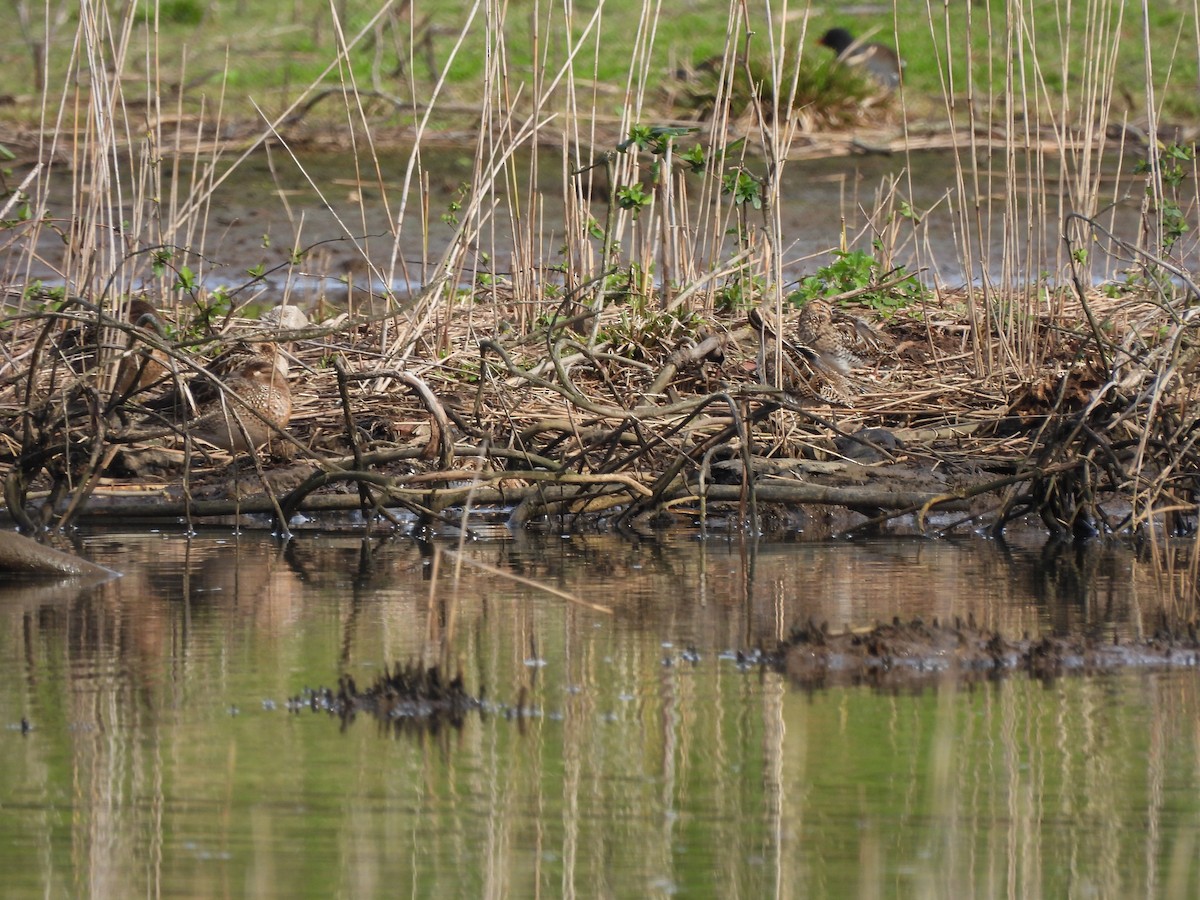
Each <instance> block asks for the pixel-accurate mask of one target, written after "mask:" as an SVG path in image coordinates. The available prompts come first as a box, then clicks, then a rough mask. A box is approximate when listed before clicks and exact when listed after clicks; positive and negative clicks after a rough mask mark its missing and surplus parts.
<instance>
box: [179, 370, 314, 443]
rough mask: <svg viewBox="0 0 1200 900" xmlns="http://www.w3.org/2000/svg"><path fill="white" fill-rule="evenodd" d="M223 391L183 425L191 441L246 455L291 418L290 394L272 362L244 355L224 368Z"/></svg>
mask: <svg viewBox="0 0 1200 900" xmlns="http://www.w3.org/2000/svg"><path fill="white" fill-rule="evenodd" d="M221 384H222V385H223V386H224V390H218V391H217V393H216V395H215V396H212V397H210V398H207V400H206V402H204V403H201V404H200V405H199V407H198V409H197V412H196V416H195V418H194V419H192V421H190V422H188V423H186V426H185V427H186V428H187V430H188V432H189V433H190V434H191V435H192V437H194V438H198V439H199V440H202V441H205V442H206V443H209V444H212V445H213V446H214V447H220V448H221V449H222V450H228V451H229V452H230V453H235V454H236V453H248V452H250V451H252V450H256V449H257V448H259V447H261V446H262V445H263V444H266V443H268V442H269V441H270V440H271V438H272V436H274V435H275V434H276V431H277V430H279V429H282V428H284V427H285V426H286V425H287V423H288V422H289V421H290V420H291V418H292V392H291V390H290V389H289V388H288V383H287V376H286V375H284V374H282V373H281V372H280V371H279V367H278V365H277V364H276V361H275V360H273V359H269V358H267V357H265V356H246V357H243V358H241V359H239V360H238V361H237V362H236V363H234V364H233V365H231V366H227V367H226V371H225V374H223V376H222V377H221Z"/></svg>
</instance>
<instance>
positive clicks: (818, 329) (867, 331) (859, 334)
mask: <svg viewBox="0 0 1200 900" xmlns="http://www.w3.org/2000/svg"><path fill="white" fill-rule="evenodd" d="M796 341H797V343H799V344H802V345H803V346H805V347H808V348H809V349H810V350H812V351H813V352H815V353H817V354H818V355H819V356H820V357H821V359H822V360H823V361H824V362H825V363H826V364H828V365H829V366H832V367H833V368H835V369H837V370H838V371H839V372H841V373H842V374H843V375H849V374H850V373H851V372H852V371H853V370H854V369H861V368H862V367H864V366H868V365H872V364H873V363H876V362H878V361H879V360H880V359H882V358H883V357H884V356H886V355H887V354H888V353H890V352H891V351H892V349H893V348H894V347H895V342H894V341H893V340H892V339H891V338H890V337H889V336H888V335H886V334H884V333H883V332H882V331H879V330H878V329H875V328H872V327H871V326H870V325H869V324H868V323H866V322H864V321H863V320H862V319H858V318H855V317H854V316H850V315H847V314H846V313H844V312H842V311H841V310H839V309H834V308H833V306H831V305H830V304H829V303H828V302H827V301H825V300H821V299H813V300H809V301H808V302H807V303H806V304H805V305H804V310H803V312H801V313H800V318H799V319H798V320H797V322H796Z"/></svg>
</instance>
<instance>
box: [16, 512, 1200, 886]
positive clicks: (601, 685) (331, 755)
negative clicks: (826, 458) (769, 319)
mask: <svg viewBox="0 0 1200 900" xmlns="http://www.w3.org/2000/svg"><path fill="white" fill-rule="evenodd" d="M80 546H81V549H82V551H83V552H84V553H85V554H87V555H88V556H90V557H91V558H93V559H95V560H97V561H99V562H102V563H104V564H105V565H108V566H111V567H113V568H116V569H119V570H121V571H123V572H125V577H123V578H121V579H118V580H115V581H112V582H109V583H107V584H104V585H101V586H99V587H94V588H85V587H80V586H70V585H56V586H32V587H31V586H24V587H21V586H13V585H4V586H2V587H0V616H2V619H3V621H2V623H0V675H2V676H3V678H2V679H0V685H2V686H0V726H3V727H2V728H0V753H2V754H3V759H4V760H5V765H4V766H3V767H2V768H0V871H3V872H4V876H3V885H4V886H3V893H4V895H5V896H47V897H83V896H88V897H132V896H159V895H164V896H186V897H209V896H241V895H258V896H316V897H328V896H344V897H356V898H357V897H370V896H388V897H394V896H410V897H435V896H436V897H483V896H489V897H531V896H535V895H540V896H547V897H558V896H579V897H646V896H651V897H653V896H671V895H677V896H686V897H754V898H758V897H771V896H779V897H802V896H829V897H847V896H866V897H870V896H912V897H936V896H945V897H963V896H984V897H986V896H998V897H1006V896H1007V897H1022V898H1024V897H1039V896H1045V897H1066V896H1078V897H1125V896H1150V895H1157V896H1178V897H1191V896H1195V895H1196V894H1197V892H1198V891H1200V871H1198V870H1200V864H1198V863H1197V854H1198V852H1200V840H1198V839H1200V691H1198V681H1197V675H1196V673H1195V672H1183V671H1180V672H1168V673H1127V674H1122V675H1110V676H1105V677H1094V678H1083V677H1072V678H1066V679H1063V680H1060V681H1058V682H1055V683H1052V684H1042V683H1038V682H1031V681H1030V680H1028V679H1027V678H1024V677H1014V678H1009V679H1006V680H1003V681H1000V682H997V683H993V684H985V685H976V686H974V687H965V686H956V685H955V684H941V685H931V686H930V687H928V688H926V689H924V690H921V691H909V690H906V691H897V692H880V691H875V690H872V689H869V688H838V689H831V690H826V691H818V692H811V691H807V690H803V689H800V688H798V687H796V686H793V685H789V684H788V683H787V682H786V680H785V679H783V678H782V677H781V676H779V675H776V674H773V673H769V672H763V671H760V670H757V669H753V670H749V671H743V670H741V669H739V668H738V666H737V664H736V662H735V661H734V660H733V659H731V658H730V657H729V654H728V653H727V651H729V650H731V649H734V648H746V647H753V646H756V645H758V644H760V643H769V642H771V641H773V640H774V639H775V638H776V637H778V636H779V635H781V634H783V633H786V631H787V629H788V627H789V625H790V624H791V623H793V622H795V621H797V620H803V619H806V618H807V617H809V616H810V615H811V616H813V617H814V618H817V619H818V620H822V619H824V620H828V621H829V622H830V623H831V624H834V625H843V624H849V625H869V624H871V623H872V622H874V621H875V620H876V619H877V618H890V617H891V616H892V615H893V614H895V613H899V614H902V615H905V616H908V615H914V614H917V613H921V614H924V615H931V614H936V615H942V616H945V615H954V614H963V615H965V614H966V613H968V612H972V613H974V614H975V615H976V616H977V617H978V618H980V619H982V620H984V621H986V622H988V623H990V624H992V625H995V626H997V627H1000V628H1002V629H1003V630H1005V632H1006V633H1010V634H1014V635H1015V634H1018V633H1020V632H1022V631H1036V630H1039V629H1043V630H1061V629H1064V628H1068V627H1070V628H1078V627H1086V626H1099V625H1101V624H1103V623H1106V622H1111V623H1118V624H1119V625H1120V627H1121V628H1123V629H1128V628H1131V627H1136V626H1131V625H1130V623H1131V622H1133V623H1136V622H1137V621H1138V620H1139V617H1145V618H1146V619H1147V620H1149V617H1150V616H1151V615H1152V610H1153V609H1154V608H1155V605H1156V603H1157V600H1158V593H1157V589H1156V587H1155V583H1154V581H1153V579H1152V577H1151V576H1150V574H1149V573H1148V571H1146V570H1145V568H1144V567H1143V565H1142V564H1141V563H1139V562H1138V561H1137V560H1136V559H1135V558H1134V557H1133V556H1132V555H1131V554H1130V553H1128V552H1126V551H1123V550H1102V549H1093V550H1089V551H1086V552H1082V553H1069V554H1066V555H1059V556H1055V555H1052V554H1047V553H1044V552H1043V551H1042V550H1041V549H1040V548H1038V547H1011V546H1010V547H1004V546H1000V545H998V544H996V543H993V542H987V541H982V540H964V541H960V542H948V541H947V542H939V543H930V542H917V541H887V542H877V543H855V544H850V543H836V544H829V543H824V544H813V543H809V544H803V543H796V544H772V545H759V546H751V545H748V544H746V543H742V542H728V543H726V542H719V541H713V540H709V541H707V542H701V541H699V540H697V539H695V538H694V537H690V536H686V535H680V536H672V537H665V538H663V539H661V540H645V541H643V542H641V543H632V542H628V541H622V540H618V539H616V538H612V537H573V538H569V539H560V538H545V539H534V538H528V537H523V538H521V539H519V540H509V541H497V542H493V543H476V544H470V545H467V546H466V547H465V548H464V554H465V556H466V558H467V559H469V560H471V561H474V562H480V563H485V564H487V565H489V566H492V567H495V568H497V569H500V570H502V571H504V572H509V573H514V574H517V575H520V576H521V577H523V578H526V579H532V580H534V581H537V582H539V583H541V584H545V585H548V586H552V587H554V588H556V589H557V590H559V591H563V592H567V593H571V594H574V595H576V596H578V597H580V598H582V599H585V600H587V601H589V602H590V603H594V604H601V605H604V606H606V607H608V608H610V609H611V610H612V612H611V613H607V612H601V611H597V610H594V609H591V608H588V607H585V606H582V605H579V604H576V603H572V602H570V601H568V600H564V599H563V598H562V597H560V596H556V595H553V594H550V593H547V592H545V591H542V590H538V589H534V588H530V587H527V586H525V585H524V584H520V583H517V582H514V581H512V580H510V579H507V578H504V577H500V576H498V575H495V574H491V573H487V572H483V571H481V570H478V569H473V568H466V567H464V568H462V569H461V570H460V571H459V572H458V573H456V572H455V571H454V564H453V562H452V561H451V560H450V559H449V558H448V557H445V556H442V557H441V558H440V559H439V560H438V562H437V568H438V571H437V573H436V575H435V574H434V573H433V572H432V568H433V566H432V565H431V564H430V556H429V555H428V553H427V552H426V553H423V552H422V550H421V548H419V547H418V546H417V545H416V544H414V543H412V542H410V541H406V540H402V539H396V540H392V541H382V542H379V541H373V542H366V543H364V542H363V541H361V540H359V539H358V538H355V537H349V536H324V535H322V536H311V535H306V536H302V537H300V538H298V539H297V540H295V541H293V542H292V543H291V544H289V545H287V546H286V547H285V546H283V545H281V544H280V543H278V542H276V541H274V540H272V539H271V538H270V537H267V536H262V535H255V534H243V535H241V536H236V537H235V536H232V535H230V534H228V533H220V534H214V533H209V534H206V535H204V536H201V537H199V538H193V539H191V540H189V539H187V538H185V537H182V536H179V535H174V534H149V535H147V534H140V535H134V534H130V535H125V534H121V535H118V534H111V533H107V534H92V535H88V536H85V537H83V538H82V539H81V541H80ZM445 549H453V545H450V544H447V545H445ZM443 643H445V644H446V645H448V646H450V647H451V648H452V655H453V657H454V658H455V659H456V660H457V661H458V663H459V664H461V666H462V669H463V672H464V673H465V675H466V678H467V681H468V682H469V685H470V686H471V687H472V688H473V689H478V688H479V687H480V686H481V685H482V686H483V687H484V688H485V689H486V691H487V695H488V697H489V698H491V699H492V700H493V701H495V702H496V703H504V704H512V703H515V702H517V700H518V698H519V697H521V696H524V697H525V701H524V702H525V704H526V705H527V706H529V707H532V708H533V710H534V713H533V714H532V715H530V716H529V717H527V718H525V719H523V720H521V721H517V720H514V719H512V718H509V717H506V716H504V715H497V714H492V715H472V716H470V717H468V718H467V720H466V722H465V723H464V725H463V727H462V728H461V730H455V729H453V728H448V727H447V728H442V729H441V730H440V731H437V732H434V733H430V732H426V733H416V732H412V731H406V732H403V733H398V732H396V731H395V730H391V729H387V728H384V727H381V726H380V725H379V724H378V723H377V722H376V721H375V720H373V719H371V718H369V717H364V716H360V717H359V718H358V719H357V720H355V721H353V722H352V723H351V724H350V725H349V726H348V727H346V728H344V729H343V728H342V727H341V724H340V723H339V721H338V720H336V719H332V718H330V717H328V716H327V715H325V714H317V713H312V712H310V711H307V710H306V711H304V712H302V713H300V714H295V713H289V712H287V711H285V708H284V706H285V700H286V698H287V697H289V696H291V695H293V694H296V693H297V692H299V691H300V690H301V689H302V688H304V687H305V686H316V685H332V684H335V683H336V680H337V677H338V675H339V674H341V673H343V672H348V673H351V674H353V675H354V676H355V677H356V678H357V679H358V681H359V682H360V684H361V683H362V682H365V681H369V680H370V679H371V678H372V676H373V675H374V673H376V672H377V671H378V670H379V668H380V666H381V665H382V664H383V663H385V662H391V661H395V660H400V661H405V660H411V659H417V658H420V657H421V656H422V655H424V657H425V658H427V659H434V658H436V656H437V654H438V649H439V647H441V646H442V645H443ZM692 651H694V653H695V655H696V656H697V657H698V659H695V660H694V661H691V657H692ZM685 656H686V657H688V658H689V659H685V658H684V657H685ZM664 660H670V661H671V663H672V664H670V665H667V664H664ZM272 703H273V704H274V705H275V708H274V709H270V708H268V707H270V706H271V704H272ZM22 717H25V718H27V719H28V720H29V722H30V723H31V724H32V725H33V730H32V731H31V732H29V733H28V734H22V733H21V729H20V725H19V723H20V721H21V719H22Z"/></svg>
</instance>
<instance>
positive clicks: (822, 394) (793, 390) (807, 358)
mask: <svg viewBox="0 0 1200 900" xmlns="http://www.w3.org/2000/svg"><path fill="white" fill-rule="evenodd" d="M750 324H751V325H752V326H754V327H755V328H756V329H758V332H759V335H760V337H761V341H762V353H760V368H759V371H760V373H761V377H762V379H763V380H764V381H765V382H766V383H767V384H770V385H772V386H775V387H778V388H781V389H782V390H783V391H784V392H786V393H787V394H790V395H791V396H792V397H793V398H794V399H796V400H798V401H801V402H803V401H815V402H818V403H827V404H829V405H831V406H852V405H853V403H852V400H853V397H854V395H855V394H856V393H858V390H857V388H855V386H854V384H853V383H852V382H851V381H850V380H849V379H848V378H847V377H846V376H845V375H844V374H843V373H842V372H841V371H839V370H838V369H837V368H836V367H834V366H832V365H830V364H829V363H828V362H826V361H825V360H824V359H823V358H822V357H821V354H820V353H818V352H817V351H815V350H813V349H812V348H810V347H806V346H801V345H799V344H796V343H793V342H792V341H788V340H786V339H778V338H777V337H776V333H775V329H774V328H773V327H772V326H771V325H770V324H768V323H767V322H766V321H765V320H764V318H763V317H762V315H761V314H760V313H759V311H758V310H754V311H753V312H751V314H750ZM777 346H778V347H779V349H780V350H781V351H782V353H781V355H780V356H779V357H776V347H777ZM777 370H778V372H779V383H778V384H775V377H776V375H775V373H776V371H777Z"/></svg>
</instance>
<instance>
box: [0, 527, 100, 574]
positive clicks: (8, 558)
mask: <svg viewBox="0 0 1200 900" xmlns="http://www.w3.org/2000/svg"><path fill="white" fill-rule="evenodd" d="M0 572H6V573H8V574H9V575H25V576H35V575H38V576H58V577H61V576H63V575H84V576H88V577H93V578H112V577H114V576H116V575H117V574H118V573H116V572H114V571H112V570H111V569H106V568H104V566H98V565H96V564H95V563H93V562H89V561H88V560H86V559H83V558H82V557H79V556H74V555H72V554H70V553H63V552H62V551H61V550H55V549H54V548H53V547H47V546H46V545H45V544H39V543H38V542H37V541H35V540H33V539H31V538H27V537H24V536H22V535H19V534H14V533H13V532H11V531H0Z"/></svg>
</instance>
